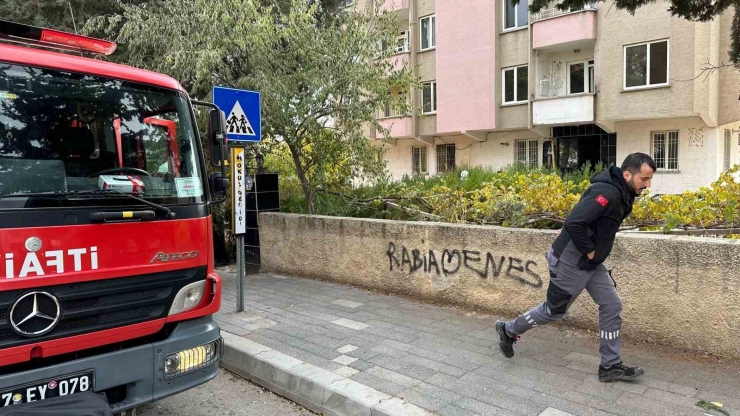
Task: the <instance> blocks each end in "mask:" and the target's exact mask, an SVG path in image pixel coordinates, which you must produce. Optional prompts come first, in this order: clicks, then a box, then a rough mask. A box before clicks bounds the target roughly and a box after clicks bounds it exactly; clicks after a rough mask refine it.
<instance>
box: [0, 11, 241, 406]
mask: <svg viewBox="0 0 740 416" xmlns="http://www.w3.org/2000/svg"><path fill="white" fill-rule="evenodd" d="M115 48H116V45H115V43H112V42H107V41H104V40H100V39H94V38H89V37H84V36H79V35H74V34H70V33H64V32H60V31H55V30H49V29H41V28H36V27H30V26H25V25H20V24H15V23H10V22H3V21H0V415H4V414H9V415H10V414H12V415H21V414H34V415H40V414H47V413H45V412H48V414H54V415H66V414H70V415H71V414H75V415H83V414H84V415H88V414H89V415H97V414H111V413H120V412H123V411H127V410H129V409H134V408H136V407H137V406H140V405H141V404H144V403H147V402H151V401H153V400H158V399H161V398H164V397H167V396H170V395H172V394H175V393H178V392H181V391H183V390H186V389H190V388H192V387H194V386H197V385H199V384H202V383H205V382H207V381H209V380H211V379H212V378H213V377H215V376H216V374H217V371H218V368H217V367H218V360H219V358H220V354H221V351H222V340H221V337H220V332H219V327H218V325H217V324H216V322H215V321H214V320H213V317H212V315H213V314H214V313H215V312H217V311H218V310H219V307H220V299H221V279H220V277H219V276H218V274H216V273H215V272H214V255H213V239H212V228H211V207H212V205H213V204H215V203H220V202H223V200H224V199H225V194H226V189H227V188H228V180H227V179H225V172H224V164H225V163H224V161H223V157H224V155H225V143H224V139H223V137H224V120H223V114H222V113H221V111H220V110H219V109H218V108H217V107H216V106H214V105H213V104H210V103H201V102H197V101H193V100H191V99H190V98H189V96H188V95H187V93H186V92H185V91H184V89H183V88H182V86H181V85H180V84H179V83H178V82H177V81H176V80H174V79H172V78H170V77H168V76H165V75H162V74H157V73H153V72H149V71H144V70H140V69H136V68H132V67H127V66H123V65H117V64H113V63H110V62H106V61H105V60H103V59H99V58H100V55H109V54H111V53H113V51H114V50H115ZM86 54H93V55H95V54H97V55H98V59H93V58H94V57H93V58H90V57H85V56H84V55H86ZM194 106H204V107H203V108H202V110H201V108H199V111H204V112H203V113H202V114H204V116H206V117H205V118H206V119H207V128H206V129H207V134H206V135H205V136H204V137H205V140H206V141H207V143H208V146H209V147H210V155H211V163H213V164H214V165H215V166H220V167H221V169H220V170H221V171H220V172H217V173H211V174H210V175H209V174H208V173H207V171H206V162H205V153H204V151H203V148H202V147H201V142H200V139H199V135H198V127H197V123H196V119H197V116H198V114H200V113H196V110H195V108H194ZM24 409H25V410H24ZM32 411H33V412H34V413H31V412H32Z"/></svg>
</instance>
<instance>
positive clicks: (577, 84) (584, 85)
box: [568, 61, 594, 94]
mask: <svg viewBox="0 0 740 416" xmlns="http://www.w3.org/2000/svg"><path fill="white" fill-rule="evenodd" d="M586 91H588V92H590V93H593V92H594V61H579V62H571V63H569V64H568V94H580V93H583V92H586Z"/></svg>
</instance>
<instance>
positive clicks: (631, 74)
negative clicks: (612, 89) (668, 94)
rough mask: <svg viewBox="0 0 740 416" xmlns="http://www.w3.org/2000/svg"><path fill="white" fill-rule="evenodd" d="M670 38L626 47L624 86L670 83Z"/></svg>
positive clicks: (626, 87)
mask: <svg viewBox="0 0 740 416" xmlns="http://www.w3.org/2000/svg"><path fill="white" fill-rule="evenodd" d="M668 62H669V61H668V40H661V41H657V42H650V43H642V44H639V45H630V46H625V47H624V88H625V89H629V88H640V87H649V86H656V85H668Z"/></svg>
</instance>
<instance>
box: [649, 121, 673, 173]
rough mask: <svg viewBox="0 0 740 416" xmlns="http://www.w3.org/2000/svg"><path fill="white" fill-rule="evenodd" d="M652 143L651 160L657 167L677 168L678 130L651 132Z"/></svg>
mask: <svg viewBox="0 0 740 416" xmlns="http://www.w3.org/2000/svg"><path fill="white" fill-rule="evenodd" d="M651 141H652V143H651V144H650V147H651V148H652V149H653V160H655V166H656V167H657V168H658V169H666V170H678V132H677V131H656V132H653V136H652V140H651Z"/></svg>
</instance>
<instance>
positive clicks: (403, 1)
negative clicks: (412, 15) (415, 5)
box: [376, 0, 409, 12]
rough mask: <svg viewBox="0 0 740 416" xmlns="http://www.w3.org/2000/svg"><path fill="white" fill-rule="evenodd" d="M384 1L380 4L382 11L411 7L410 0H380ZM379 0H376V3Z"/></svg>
mask: <svg viewBox="0 0 740 416" xmlns="http://www.w3.org/2000/svg"><path fill="white" fill-rule="evenodd" d="M380 1H382V3H383V4H382V5H381V6H380V11H381V12H386V11H393V10H401V9H408V8H409V0H384V1H383V0H380ZM378 2H379V1H378V0H376V4H377V3H378Z"/></svg>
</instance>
